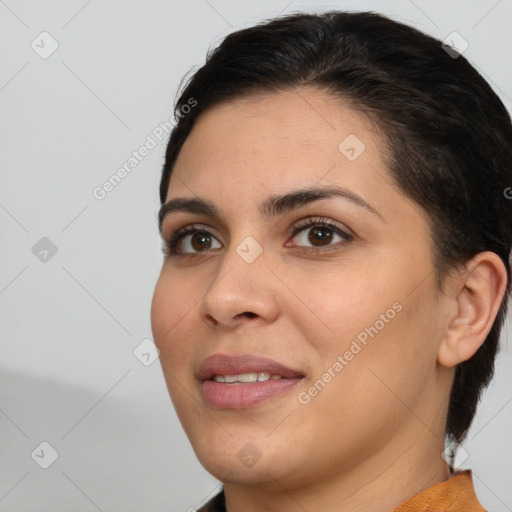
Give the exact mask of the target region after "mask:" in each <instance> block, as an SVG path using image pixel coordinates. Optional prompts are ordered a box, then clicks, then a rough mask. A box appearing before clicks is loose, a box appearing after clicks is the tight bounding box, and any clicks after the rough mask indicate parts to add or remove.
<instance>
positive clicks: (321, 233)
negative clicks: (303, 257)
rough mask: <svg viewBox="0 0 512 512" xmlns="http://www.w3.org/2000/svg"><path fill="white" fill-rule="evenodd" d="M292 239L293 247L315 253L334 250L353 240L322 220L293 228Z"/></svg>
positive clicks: (311, 221)
mask: <svg viewBox="0 0 512 512" xmlns="http://www.w3.org/2000/svg"><path fill="white" fill-rule="evenodd" d="M292 238H293V239H295V241H296V242H295V243H294V244H293V245H297V246H299V247H301V248H302V249H303V250H306V251H307V250H316V252H319V251H323V250H324V251H327V250H330V249H331V248H333V249H334V248H336V247H338V246H339V245H340V244H344V243H347V242H351V241H352V240H353V237H352V235H350V234H348V233H346V232H345V231H343V230H342V229H341V228H339V227H338V226H337V225H335V224H333V223H332V222H329V220H328V219H323V218H320V219H317V220H315V219H310V220H309V221H308V222H307V223H305V224H302V225H297V226H295V228H294V230H293V234H292ZM297 242H299V243H297Z"/></svg>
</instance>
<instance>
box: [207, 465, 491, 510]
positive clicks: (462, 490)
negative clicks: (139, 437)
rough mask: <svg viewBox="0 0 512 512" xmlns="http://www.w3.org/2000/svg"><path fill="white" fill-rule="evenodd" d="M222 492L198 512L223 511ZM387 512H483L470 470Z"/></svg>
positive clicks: (425, 490)
mask: <svg viewBox="0 0 512 512" xmlns="http://www.w3.org/2000/svg"><path fill="white" fill-rule="evenodd" d="M224 503H225V502H224V491H221V492H220V493H219V494H217V495H216V496H214V497H213V498H212V499H211V500H210V501H209V502H208V503H206V504H205V505H203V506H202V507H201V508H200V509H199V510H198V512H225V511H226V508H225V504H224ZM390 512H487V510H486V509H485V508H484V507H482V505H481V504H480V502H479V501H478V498H477V497H476V494H475V489H474V487H473V478H472V475H471V470H470V469H466V470H459V471H455V472H454V473H453V474H452V476H451V477H450V478H449V479H448V480H446V481H445V482H441V483H439V484H435V485H432V486H431V487H428V488H427V489H424V490H423V491H421V492H419V493H418V494H416V495H415V496H413V497H412V498H409V499H408V500H406V501H404V502H403V503H401V504H400V505H398V507H395V508H394V509H393V510H391V511H390Z"/></svg>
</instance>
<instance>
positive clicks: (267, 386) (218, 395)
mask: <svg viewBox="0 0 512 512" xmlns="http://www.w3.org/2000/svg"><path fill="white" fill-rule="evenodd" d="M196 377H197V378H198V379H199V381H200V382H199V389H200V394H201V397H202V399H203V401H204V402H205V404H206V405H208V406H210V407H212V408H215V409H244V408H248V407H252V406H255V405H257V404H259V403H261V402H263V401H266V400H269V399H271V398H274V397H276V396H277V395H281V394H282V393H284V392H286V391H288V390H289V389H290V388H292V387H294V386H295V385H297V384H298V383H299V382H300V381H301V380H302V379H303V378H304V375H303V374H301V373H300V372H298V371H295V370H293V369H291V368H288V367H286V366H284V365H282V364H280V363H278V362H276V361H273V360H272V359H268V358H264V357H260V356H249V355H242V356H228V355H224V354H215V355H213V356H210V357H208V358H207V359H205V360H204V361H203V362H202V363H201V364H200V365H199V368H198V371H197V373H196Z"/></svg>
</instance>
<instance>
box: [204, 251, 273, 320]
mask: <svg viewBox="0 0 512 512" xmlns="http://www.w3.org/2000/svg"><path fill="white" fill-rule="evenodd" d="M267 263H268V258H266V255H265V252H263V253H262V254H260V255H259V256H258V257H257V258H256V260H254V261H252V262H249V261H247V260H245V259H244V258H243V257H242V256H240V254H239V253H238V252H237V251H236V247H231V248H229V249H226V251H225V253H224V255H223V256H222V262H221V263H220V264H219V266H218V267H217V272H216V273H215V275H214V276H213V277H212V282H211V284H209V285H208V289H207V290H206V292H205V294H204V295H203V297H202V299H201V303H200V307H199V314H200V316H201V320H202V321H203V322H204V323H205V324H206V325H208V326H209V327H212V328H217V329H219V328H227V329H232V328H235V327H237V326H239V325H241V324H244V323H246V322H259V323H261V324H267V323H271V322H273V321H274V320H275V319H276V318H277V316H278V314H279V307H278V303H277V296H278V294H277V289H276V288H277V284H278V280H277V279H276V277H275V275H274V274H273V273H272V272H271V271H270V270H269V268H268V266H267Z"/></svg>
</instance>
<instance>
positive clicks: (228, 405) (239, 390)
mask: <svg viewBox="0 0 512 512" xmlns="http://www.w3.org/2000/svg"><path fill="white" fill-rule="evenodd" d="M301 380H302V379H300V378H295V379H276V380H272V379H271V380H266V381H261V382H251V383H247V384H245V383H243V384H242V383H232V384H226V383H224V382H217V381H214V380H204V381H202V385H201V395H202V397H203V400H204V401H205V402H206V403H207V404H208V405H209V406H211V407H214V408H216V409H244V408H247V407H252V406H253V405H256V404H259V403H260V402H263V401H265V400H268V399H270V398H272V397H274V396H276V395H279V394H281V393H284V392H285V391H287V390H289V389H290V388H292V387H293V386H295V385H296V384H298V383H299V382H300V381H301Z"/></svg>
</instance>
